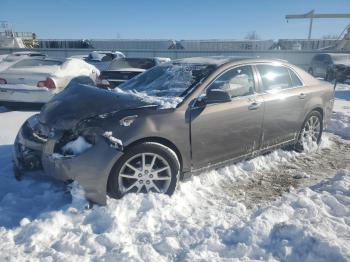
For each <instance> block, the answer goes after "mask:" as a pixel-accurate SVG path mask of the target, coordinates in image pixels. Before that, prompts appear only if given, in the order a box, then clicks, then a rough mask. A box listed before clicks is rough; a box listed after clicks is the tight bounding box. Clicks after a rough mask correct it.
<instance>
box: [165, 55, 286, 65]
mask: <svg viewBox="0 0 350 262" xmlns="http://www.w3.org/2000/svg"><path fill="white" fill-rule="evenodd" d="M242 60H255V61H270V62H288V61H286V60H282V59H270V58H269V59H266V58H257V57H251V56H209V57H189V58H181V59H177V60H172V61H171V63H189V64H192V63H193V64H211V65H216V66H221V65H223V64H227V63H230V62H236V61H242Z"/></svg>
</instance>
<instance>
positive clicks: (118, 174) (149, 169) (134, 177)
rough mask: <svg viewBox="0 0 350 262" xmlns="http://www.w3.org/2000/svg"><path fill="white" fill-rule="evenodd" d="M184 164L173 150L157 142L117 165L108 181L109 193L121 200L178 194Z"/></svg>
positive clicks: (130, 151) (137, 149)
mask: <svg viewBox="0 0 350 262" xmlns="http://www.w3.org/2000/svg"><path fill="white" fill-rule="evenodd" d="M179 176H180V164H179V160H178V158H177V156H176V154H175V153H174V152H173V150H171V149H170V148H168V147H166V146H164V145H162V144H159V143H153V142H145V143H141V144H137V145H135V146H132V147H131V148H129V149H127V150H126V152H125V154H124V155H123V156H122V157H121V158H120V159H119V161H118V162H117V163H116V165H115V166H114V168H113V169H112V172H111V174H110V176H109V180H108V193H109V195H110V196H111V197H114V198H121V197H122V196H123V195H125V194H127V193H148V192H155V193H164V194H168V195H171V194H173V193H174V191H175V189H176V186H177V183H178V180H179Z"/></svg>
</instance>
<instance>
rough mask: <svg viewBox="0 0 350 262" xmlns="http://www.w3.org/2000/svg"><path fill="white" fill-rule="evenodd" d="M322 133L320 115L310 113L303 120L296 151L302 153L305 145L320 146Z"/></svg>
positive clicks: (316, 112) (313, 112)
mask: <svg viewBox="0 0 350 262" xmlns="http://www.w3.org/2000/svg"><path fill="white" fill-rule="evenodd" d="M322 131H323V121H322V115H321V113H320V112H318V111H312V112H311V113H310V114H309V115H308V116H307V117H306V119H305V121H304V123H303V127H302V128H301V131H300V133H299V137H298V142H297V144H296V150H297V151H303V150H304V147H305V145H306V144H309V143H316V144H320V142H321V137H322Z"/></svg>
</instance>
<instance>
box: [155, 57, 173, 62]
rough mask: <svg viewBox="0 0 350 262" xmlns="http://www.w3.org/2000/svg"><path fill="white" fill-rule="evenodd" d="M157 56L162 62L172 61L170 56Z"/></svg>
mask: <svg viewBox="0 0 350 262" xmlns="http://www.w3.org/2000/svg"><path fill="white" fill-rule="evenodd" d="M155 58H156V59H158V61H159V62H160V63H168V62H170V61H171V58H169V57H155Z"/></svg>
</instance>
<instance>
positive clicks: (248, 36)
mask: <svg viewBox="0 0 350 262" xmlns="http://www.w3.org/2000/svg"><path fill="white" fill-rule="evenodd" d="M245 39H247V40H259V39H260V36H259V35H258V33H257V32H256V31H251V32H248V33H247V34H246V36H245Z"/></svg>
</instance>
